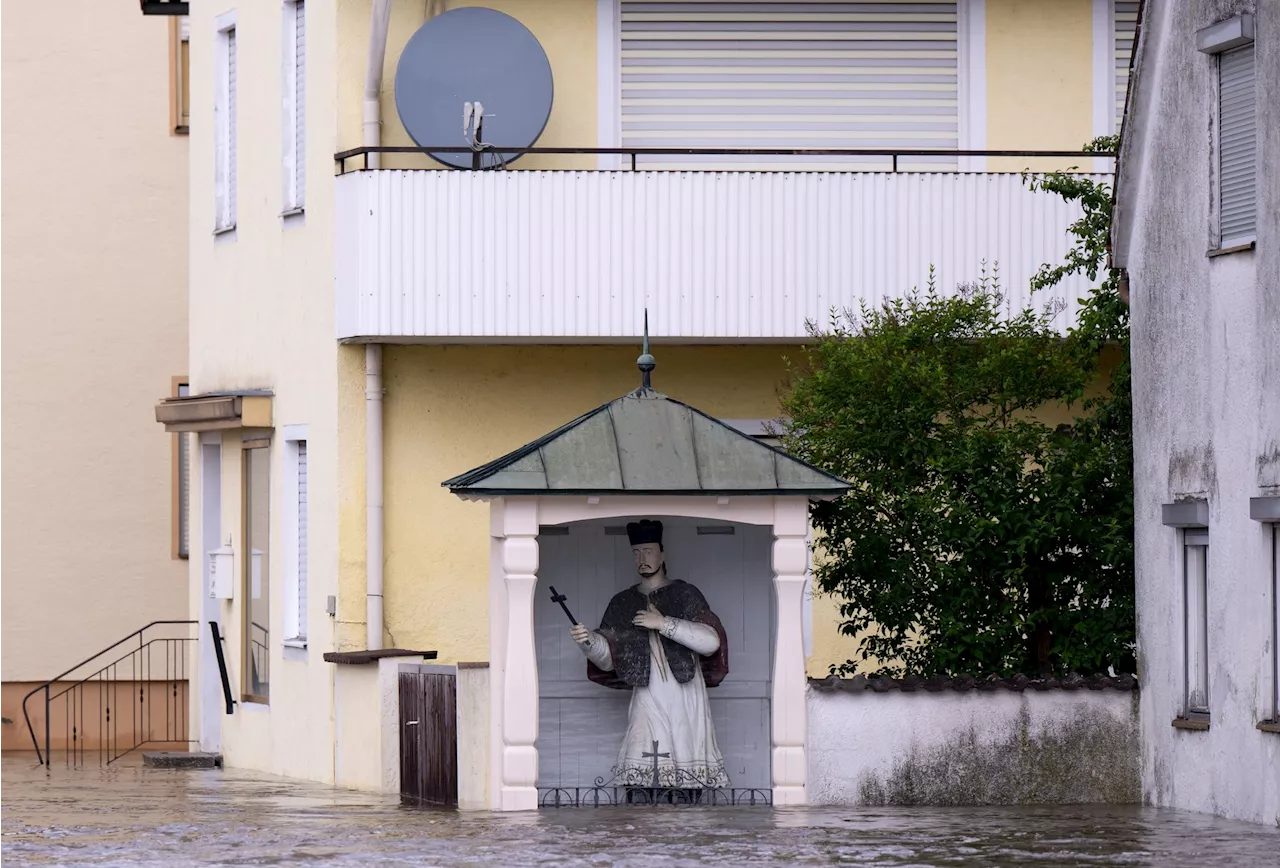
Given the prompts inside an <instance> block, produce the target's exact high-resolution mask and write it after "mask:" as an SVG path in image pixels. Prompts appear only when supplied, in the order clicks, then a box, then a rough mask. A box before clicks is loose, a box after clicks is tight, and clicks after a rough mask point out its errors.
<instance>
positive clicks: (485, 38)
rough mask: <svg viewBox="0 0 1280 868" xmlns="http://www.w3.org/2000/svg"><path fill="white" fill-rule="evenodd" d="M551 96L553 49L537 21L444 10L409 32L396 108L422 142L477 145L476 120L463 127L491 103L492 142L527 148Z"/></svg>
mask: <svg viewBox="0 0 1280 868" xmlns="http://www.w3.org/2000/svg"><path fill="white" fill-rule="evenodd" d="M551 98H552V85H551V63H550V62H549V61H548V60H547V53H546V52H545V51H543V50H542V46H541V45H540V44H539V43H538V40H537V39H535V38H534V35H533V34H532V33H530V32H529V28H527V27H525V26H524V25H523V24H521V23H520V22H519V21H517V20H516V19H514V18H512V17H511V16H510V15H507V14H505V13H502V12H499V11H497V10H496V9H485V8H483V7H479V6H472V7H463V8H460V9H451V10H449V11H448V12H445V13H443V14H440V15H437V16H436V17H434V18H432V19H431V20H430V21H428V22H427V23H426V24H424V25H422V26H421V27H419V28H418V31H417V32H416V33H414V34H413V36H411V37H410V38H409V42H408V44H407V45H405V47H404V53H403V54H401V55H400V63H399V65H398V66H397V67H396V111H397V112H398V113H399V114H400V121H401V122H402V123H403V124H404V128H405V130H407V131H408V133H409V137H410V138H412V139H413V140H414V142H416V143H417V145H418V147H420V148H429V147H432V146H435V147H450V146H458V147H462V146H465V145H468V144H471V143H472V142H473V141H474V138H475V137H474V129H475V126H476V125H475V123H474V121H471V123H470V125H469V132H468V134H465V135H464V131H463V127H464V124H466V123H468V121H470V120H471V119H472V118H473V115H472V113H471V106H474V105H475V104H476V103H480V104H481V105H483V107H484V109H483V126H482V127H481V129H482V135H483V142H484V143H493V144H496V145H506V146H508V147H516V148H527V147H529V146H531V145H532V144H533V143H534V142H536V141H537V140H538V136H540V135H542V131H543V129H545V128H546V126H547V118H549V117H550V116H551ZM468 103H469V104H471V105H470V106H468V105H467V104H468ZM464 106H466V107H467V114H466V117H467V119H468V120H464ZM431 156H432V157H433V158H434V159H436V160H439V161H440V162H441V163H444V164H445V165H448V166H455V167H457V168H460V169H466V168H470V167H471V165H472V155H471V154H436V153H433V154H431ZM517 156H518V155H517V154H509V153H506V154H502V155H501V157H499V156H498V154H497V152H492V151H490V152H486V156H485V157H484V158H483V160H484V165H486V166H493V165H497V164H499V163H500V162H501V163H508V162H511V161H512V160H514V159H516V157H517Z"/></svg>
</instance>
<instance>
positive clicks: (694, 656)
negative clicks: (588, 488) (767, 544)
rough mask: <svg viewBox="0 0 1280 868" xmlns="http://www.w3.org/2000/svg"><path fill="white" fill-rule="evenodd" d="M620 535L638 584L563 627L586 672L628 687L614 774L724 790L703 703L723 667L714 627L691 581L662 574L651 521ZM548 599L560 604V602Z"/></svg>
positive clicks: (622, 780) (718, 629) (641, 781)
mask: <svg viewBox="0 0 1280 868" xmlns="http://www.w3.org/2000/svg"><path fill="white" fill-rule="evenodd" d="M627 536H628V537H629V538H630V541H631V550H632V553H633V554H634V556H635V564H636V572H637V573H638V577H639V581H638V582H637V583H636V584H634V585H632V586H631V587H629V588H627V589H626V590H624V591H620V592H618V593H617V594H615V595H614V597H613V599H612V600H610V601H609V606H608V608H607V609H606V610H605V613H604V617H603V618H602V619H601V620H600V627H599V628H598V629H596V630H589V629H587V628H586V627H584V626H583V625H581V624H578V623H575V624H574V625H573V626H572V627H571V628H570V629H569V633H570V635H571V636H572V638H573V640H574V641H575V642H577V643H578V647H580V648H581V649H582V651H583V653H584V654H585V655H586V658H587V677H588V678H590V679H591V680H592V681H594V682H596V683H597V684H603V685H604V686H606V687H612V688H616V689H619V690H630V691H632V696H631V705H630V708H629V709H628V712H627V717H628V723H627V731H626V735H625V736H624V737H623V740H622V746H621V748H620V749H619V751H618V762H617V765H616V767H615V768H614V769H613V772H614V775H615V780H616V781H617V783H618V785H620V786H627V787H672V788H680V789H715V788H720V787H726V786H728V785H729V779H728V775H727V774H726V772H725V768H724V758H723V756H722V755H721V753H720V747H719V745H717V744H716V732H715V724H714V723H713V722H712V719H711V706H710V704H709V702H708V700H707V688H709V687H715V686H716V685H718V684H719V683H720V682H721V681H723V680H724V677H725V675H727V674H728V672H729V649H728V642H727V640H726V638H725V632H724V626H723V625H722V624H721V623H720V619H719V618H718V617H716V614H715V613H714V612H712V611H711V607H710V606H708V605H707V601H706V599H705V598H704V597H703V596H702V593H701V592H700V591H699V590H698V589H697V588H696V587H694V586H693V585H691V584H689V583H688V582H684V581H680V580H674V581H673V580H672V579H670V578H669V577H668V576H667V569H666V558H665V552H664V550H663V546H662V523H661V522H659V521H650V520H647V519H646V520H644V521H640V522H634V523H631V524H628V525H627ZM553 593H554V591H553ZM557 602H560V603H561V606H564V602H563V598H560V599H558V600H557ZM565 613H566V614H568V609H567V608H565ZM570 619H571V620H572V616H570Z"/></svg>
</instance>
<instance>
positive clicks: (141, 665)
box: [22, 621, 198, 769]
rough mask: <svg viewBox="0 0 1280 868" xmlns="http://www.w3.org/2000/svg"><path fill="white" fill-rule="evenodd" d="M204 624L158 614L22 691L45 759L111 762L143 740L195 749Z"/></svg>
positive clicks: (70, 763)
mask: <svg viewBox="0 0 1280 868" xmlns="http://www.w3.org/2000/svg"><path fill="white" fill-rule="evenodd" d="M197 626H198V622H196V621H152V622H151V623H150V624H147V625H146V626H145V627H142V628H140V629H138V630H135V631H134V632H132V633H130V634H129V635H128V636H125V637H124V638H123V639H121V640H120V641H118V642H115V643H113V644H112V645H109V646H107V647H106V648H104V649H102V650H101V651H99V652H98V653H97V654H94V655H93V656H91V657H89V658H87V659H85V660H83V661H81V662H80V663H78V664H76V665H75V666H72V667H71V668H70V669H68V670H67V671H65V672H63V673H61V674H59V675H57V676H55V677H53V678H51V679H50V680H48V681H46V682H45V683H44V684H41V685H40V686H38V687H36V688H35V689H33V690H32V691H31V692H30V693H28V694H27V695H26V696H25V697H23V699H22V716H23V718H24V719H25V721H26V724H27V732H28V733H30V735H31V742H32V744H33V745H34V746H35V749H36V756H37V757H38V758H39V760H40V763H41V764H42V765H44V767H45V768H46V769H50V768H51V767H52V765H53V763H54V762H56V761H58V760H61V763H62V764H63V765H64V766H66V767H67V768H78V767H81V766H84V765H87V764H91V763H93V762H95V761H96V762H97V763H98V764H99V765H102V766H106V765H110V764H112V763H114V762H116V761H117V760H119V759H120V758H121V757H124V756H126V755H128V754H131V753H133V752H134V751H136V750H138V749H139V748H141V747H148V746H149V747H156V748H161V747H162V748H168V749H178V750H185V749H186V748H188V747H189V746H190V744H191V742H192V739H191V738H190V732H189V730H190V713H189V711H188V696H187V684H188V677H187V674H188V672H190V671H192V670H193V669H194V668H195V662H196V661H195V654H196V635H195V628H196V627H197ZM29 703H30V706H29V705H28V704H29ZM33 714H34V715H35V720H34V721H33V720H32V715H33Z"/></svg>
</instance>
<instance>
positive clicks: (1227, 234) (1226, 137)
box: [1196, 14, 1258, 249]
mask: <svg viewBox="0 0 1280 868" xmlns="http://www.w3.org/2000/svg"><path fill="white" fill-rule="evenodd" d="M1196 48H1197V49H1199V50H1200V51H1202V52H1204V53H1205V54H1213V55H1217V57H1216V62H1217V65H1218V123H1217V127H1216V130H1215V133H1216V141H1215V143H1214V144H1215V147H1216V150H1217V153H1216V154H1215V159H1216V161H1217V166H1216V168H1217V173H1218V177H1217V178H1216V182H1217V197H1218V201H1217V205H1218V237H1217V246H1218V248H1219V249H1226V248H1233V247H1244V246H1252V245H1253V242H1254V239H1255V238H1256V237H1257V212H1258V133H1257V116H1258V105H1257V93H1256V87H1255V84H1256V82H1255V74H1254V51H1253V16H1252V15H1248V14H1245V15H1237V16H1235V17H1234V18H1228V19H1227V20H1225V21H1219V22H1218V23H1217V24H1212V25H1210V26H1208V27H1205V28H1202V29H1201V30H1198V31H1196Z"/></svg>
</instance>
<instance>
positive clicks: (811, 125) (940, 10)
mask: <svg viewBox="0 0 1280 868" xmlns="http://www.w3.org/2000/svg"><path fill="white" fill-rule="evenodd" d="M621 38H622V43H621V52H620V54H621V73H622V78H621V83H622V94H621V118H622V144H623V147H705V148H884V149H887V148H939V149H954V148H957V147H958V146H959V109H958V77H959V73H958V61H957V57H958V25H957V11H956V3H955V2H948V3H915V2H892V3H886V2H879V3H875V2H793V3H787V2H724V0H712V2H701V3H697V2H693V3H683V2H681V3H675V2H633V0H622V4H621ZM642 162H643V163H644V164H645V165H646V167H647V168H680V167H688V166H689V163H690V158H688V157H680V156H676V157H652V158H648V159H645V160H643V161H642ZM714 162H715V163H716V164H717V165H723V166H724V167H726V168H753V167H756V164H763V165H762V167H765V168H769V169H779V168H782V167H783V166H781V165H780V163H788V164H794V167H795V168H807V169H816V168H821V169H833V168H839V167H840V166H839V165H832V164H833V163H837V164H844V165H846V166H847V167H848V168H850V169H857V168H865V169H884V168H887V167H888V165H889V163H890V159H889V158H862V159H861V160H857V161H854V160H849V159H846V158H824V159H821V160H819V159H815V158H805V159H802V160H799V161H797V160H795V159H794V158H786V157H781V158H768V157H764V158H762V157H740V158H734V157H716V158H714ZM899 165H900V166H901V167H904V168H913V169H926V168H937V169H954V168H955V167H956V162H955V159H954V158H941V159H939V158H932V157H918V158H902V159H901V160H900V161H899ZM697 167H698V168H707V164H706V163H700V164H698V165H697ZM787 167H791V166H790V165H789V166H787Z"/></svg>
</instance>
